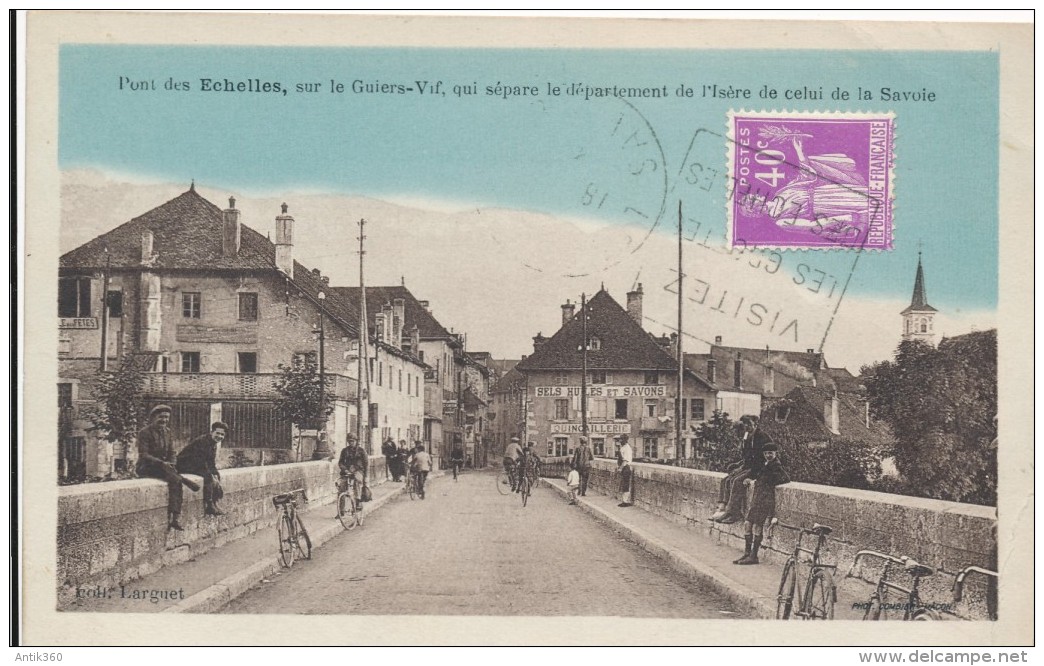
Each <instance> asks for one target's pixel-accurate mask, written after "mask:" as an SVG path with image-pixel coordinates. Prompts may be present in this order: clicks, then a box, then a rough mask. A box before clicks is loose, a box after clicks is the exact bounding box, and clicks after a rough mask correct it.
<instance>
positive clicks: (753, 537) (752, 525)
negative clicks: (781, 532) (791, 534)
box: [733, 440, 790, 564]
mask: <svg viewBox="0 0 1044 666" xmlns="http://www.w3.org/2000/svg"><path fill="white" fill-rule="evenodd" d="M761 452H762V457H763V459H764V464H763V465H762V466H761V467H760V468H759V469H758V471H757V476H756V477H754V475H753V473H752V474H751V476H752V477H753V478H748V479H746V480H745V481H744V482H743V483H744V484H747V485H750V484H753V485H754V491H753V493H752V494H751V495H752V496H751V500H750V508H749V509H748V510H747V516H746V519H745V520H744V522H743V547H744V550H743V557H741V558H739V559H738V560H734V561H733V564H757V563H758V549H759V548H761V537H762V534H763V530H764V528H765V521H766V520H768V519H770V518H772V516H774V515H775V514H776V486H781V485H783V484H784V483H790V476H789V475H787V471H786V470H785V469H783V464H782V463H781V462H780V461H779V447H777V446H776V444H775V443H774V442H772V441H771V440H770V441H768V442H766V443H765V444H763V445H762V447H761ZM737 490H739V489H738V488H737Z"/></svg>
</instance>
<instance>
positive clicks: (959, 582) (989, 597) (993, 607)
mask: <svg viewBox="0 0 1044 666" xmlns="http://www.w3.org/2000/svg"><path fill="white" fill-rule="evenodd" d="M972 573H977V574H982V575H983V576H986V577H987V588H986V613H987V614H988V615H989V618H990V619H991V620H996V619H997V595H996V584H997V581H998V580H1000V574H998V573H997V572H996V571H990V570H989V569H983V568H982V567H965V568H964V569H961V572H960V573H958V574H957V578H955V579H954V581H953V602H954V603H955V604H956V603H960V601H961V599H963V598H964V579H965V578H967V577H968V574H972ZM990 577H992V578H993V580H989V578H990Z"/></svg>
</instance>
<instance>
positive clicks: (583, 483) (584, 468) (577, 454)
mask: <svg viewBox="0 0 1044 666" xmlns="http://www.w3.org/2000/svg"><path fill="white" fill-rule="evenodd" d="M593 459H594V455H593V454H592V453H591V446H590V445H589V444H588V443H587V437H581V438H580V445H579V446H577V447H576V450H575V451H573V469H575V470H576V472H577V474H579V475H580V489H579V491H578V492H579V495H580V496H581V497H583V496H584V495H586V494H587V480H588V479H589V478H591V465H592V462H591V461H592V460H593Z"/></svg>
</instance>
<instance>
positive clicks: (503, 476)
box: [497, 471, 511, 495]
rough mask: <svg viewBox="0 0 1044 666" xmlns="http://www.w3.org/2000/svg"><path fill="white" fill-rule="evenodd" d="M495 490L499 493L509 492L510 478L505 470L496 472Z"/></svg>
mask: <svg viewBox="0 0 1044 666" xmlns="http://www.w3.org/2000/svg"><path fill="white" fill-rule="evenodd" d="M497 492H499V493H500V494H501V495H510V494H511V479H510V478H509V477H508V473H507V472H504V471H501V472H500V473H499V474H497Z"/></svg>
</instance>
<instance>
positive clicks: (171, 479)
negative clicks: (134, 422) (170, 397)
mask: <svg viewBox="0 0 1044 666" xmlns="http://www.w3.org/2000/svg"><path fill="white" fill-rule="evenodd" d="M170 414H171V409H170V407H168V406H167V405H156V406H155V407H153V408H152V410H151V411H149V425H147V426H145V427H144V428H142V429H141V430H140V431H139V432H138V438H137V443H138V464H137V472H138V476H143V477H148V478H152V479H160V480H161V481H166V482H167V526H168V529H172V530H178V531H180V530H182V529H183V528H182V527H181V523H180V522H178V519H179V518H180V517H181V502H182V494H181V485H182V484H184V485H185V486H187V487H188V488H190V489H191V490H192V491H193V492H195V491H197V490H199V484H197V483H196V482H195V481H190V480H188V479H186V478H184V477H183V476H181V475H180V474H178V470H177V467H176V466H175V462H176V461H177V457H176V456H175V452H174V435H173V434H172V433H171V432H170V427H169V426H170Z"/></svg>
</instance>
